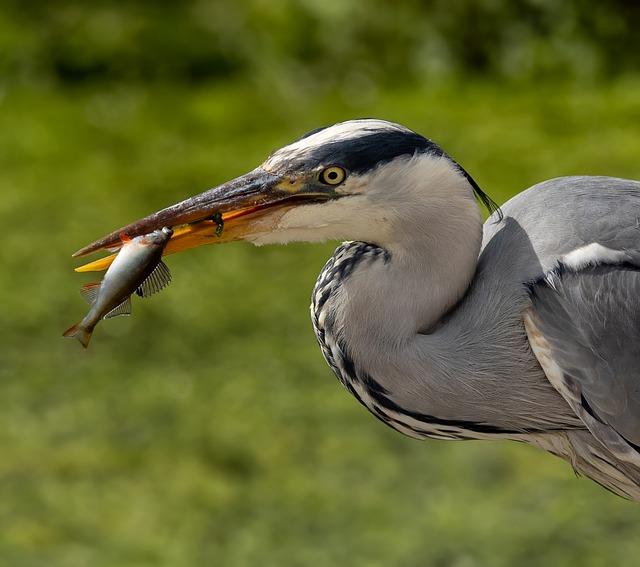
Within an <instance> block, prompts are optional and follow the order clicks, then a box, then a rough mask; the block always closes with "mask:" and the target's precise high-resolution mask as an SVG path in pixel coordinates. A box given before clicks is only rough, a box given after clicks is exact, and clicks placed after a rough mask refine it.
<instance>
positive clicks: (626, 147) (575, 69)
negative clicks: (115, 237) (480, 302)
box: [0, 0, 640, 567]
mask: <svg viewBox="0 0 640 567" xmlns="http://www.w3.org/2000/svg"><path fill="white" fill-rule="evenodd" d="M639 19H640V8H639V5H638V3H636V2H623V1H617V2H597V1H587V0H574V1H566V2H556V1H555V0H526V1H524V0H520V1H515V2H510V1H508V0H481V1H475V2H464V1H460V2H450V1H445V0H435V1H431V2H419V1H417V0H412V1H405V2H396V3H391V2H387V1H382V0H378V1H374V2H360V1H358V0H322V1H320V0H245V1H242V2H209V1H191V2H184V3H162V2H151V1H142V0H138V1H129V2H116V1H112V2H107V1H95V2H81V1H79V0H77V1H71V0H67V1H59V2H36V1H31V2H24V1H17V0H16V1H13V2H12V1H8V0H2V1H0V188H1V189H0V191H1V192H2V193H1V194H2V199H0V220H1V221H2V224H3V226H4V230H3V234H2V241H3V246H2V248H1V249H0V259H1V264H0V265H1V269H0V297H1V298H2V324H1V325H0V339H1V340H0V344H1V345H2V346H1V347H0V353H1V354H0V451H1V457H0V565H2V566H4V565H7V566H12V567H13V566H16V567H20V566H40V565H42V566H47V567H49V566H85V565H91V566H97V567H100V566H126V567H128V566H151V565H154V566H155V565H160V566H176V567H181V566H196V565H223V566H244V565H251V566H253V565H260V566H325V565H349V566H381V567H382V566H389V565H394V566H396V565H397V566H406V567H410V566H432V565H433V566H443V567H448V566H454V567H473V566H485V565H489V566H494V565H495V566H513V565H518V566H537V565H543V564H547V565H581V566H600V565H620V564H626V565H630V564H633V562H634V561H636V560H637V558H638V557H640V537H639V536H638V534H639V533H640V508H638V506H637V504H631V503H628V502H625V501H623V500H621V499H619V498H617V497H614V496H613V495H611V494H609V493H607V492H605V491H604V490H603V489H601V488H599V487H598V486H596V485H595V484H593V483H591V482H589V481H587V480H577V479H576V478H575V477H574V475H573V473H572V471H571V468H570V467H569V466H568V465H567V464H565V463H564V462H562V461H560V460H557V459H555V458H553V457H551V456H549V455H545V454H543V453H541V452H539V451H537V450H535V449H532V448H529V447H527V446H520V445H516V444H514V443H498V442H494V443H491V442H466V443H452V442H438V441H424V442H418V441H413V440H410V439H406V438H403V437H402V436H400V435H399V434H397V433H395V432H393V431H391V430H389V429H387V428H385V427H384V426H383V425H382V424H380V423H379V422H378V421H377V420H375V419H373V418H372V417H371V416H370V415H369V414H368V413H367V412H366V411H365V410H364V409H363V408H362V407H360V406H359V405H358V404H357V403H356V402H355V401H354V400H353V399H351V397H350V396H349V395H348V394H347V393H346V392H344V391H343V390H342V388H341V387H340V386H339V384H338V382H337V380H336V379H335V378H334V376H333V375H332V374H331V372H330V371H329V369H328V368H327V366H326V365H325V363H324V361H323V360H322V357H321V355H320V352H319V349H318V348H317V346H316V343H315V339H314V336H313V332H312V328H311V325H310V322H309V320H308V304H309V296H310V291H311V288H312V286H313V283H314V281H315V277H316V274H317V273H318V271H319V270H320V268H321V266H322V265H323V262H324V260H325V259H326V258H327V257H328V255H329V254H330V253H331V251H332V247H333V246H334V245H333V244H332V245H322V246H313V245H305V244H299V245H293V246H288V247H286V248H265V249H255V248H252V247H250V246H249V245H245V244H233V245H228V246H225V247H209V248H202V249H198V250H195V251H192V252H191V253H188V254H184V255H180V256H177V257H171V258H170V259H169V262H168V263H169V265H170V267H171V269H172V271H173V275H174V283H173V284H172V286H171V287H170V288H169V289H168V290H166V291H165V292H163V294H162V295H160V296H158V297H154V298H153V299H151V300H149V301H136V302H135V304H134V316H133V317H131V318H120V319H116V320H113V321H109V322H106V323H104V324H102V325H101V326H100V327H99V328H98V330H97V332H96V336H95V337H94V339H93V343H92V345H91V349H90V350H89V351H88V352H86V353H85V352H82V349H81V348H80V347H79V345H78V344H77V343H75V342H71V341H64V340H62V339H61V338H60V334H61V332H62V331H63V330H64V329H65V328H66V327H68V326H69V325H70V324H72V323H73V322H75V321H76V320H78V319H79V318H80V317H81V316H82V315H83V313H84V312H85V310H86V306H85V305H84V303H83V301H82V300H81V298H80V297H79V295H78V293H77V289H78V288H79V287H80V285H81V284H82V283H84V282H86V281H90V280H91V278H87V277H83V276H81V275H78V274H74V273H73V271H72V269H73V267H74V266H75V265H76V264H75V263H74V262H73V261H72V260H71V258H70V253H71V252H73V251H74V250H76V249H77V248H78V247H80V246H81V245H83V244H85V243H87V242H88V241H91V240H93V239H94V238H96V237H98V236H100V235H102V234H103V233H105V232H107V231H110V230H112V229H113V228H114V227H117V226H121V225H122V224H124V223H125V222H128V221H130V220H133V219H135V218H137V217H139V216H141V215H144V214H147V213H149V212H151V211H153V210H156V209H158V208H160V207H162V206H165V205H167V204H170V203H173V202H175V201H176V200H178V199H181V198H183V197H185V196H188V195H190V194H194V193H196V192H200V191H201V190H204V189H206V188H208V187H210V186H213V185H214V184H217V183H219V182H221V181H223V180H226V179H228V178H230V177H231V176H235V175H238V174H240V173H243V172H245V171H247V170H248V169H250V168H253V167H254V166H255V165H257V164H258V163H259V162H260V161H261V160H262V159H263V158H264V157H265V156H266V155H267V153H268V152H270V151H271V150H272V149H274V148H276V147H278V146H280V145H283V144H285V143H286V142H288V141H290V140H291V139H292V138H293V137H295V136H298V135H300V134H302V133H304V132H305V131H306V130H309V129H311V128H314V127H317V126H319V125H325V124H329V123H332V122H337V121H340V120H343V119H347V118H353V117H365V116H376V117H380V118H386V119H390V120H394V121H398V122H401V123H404V124H406V125H408V126H410V127H411V128H413V129H415V130H417V131H419V132H421V133H423V134H425V135H427V136H429V137H431V138H433V139H435V140H437V141H438V142H439V143H440V144H441V145H443V146H444V148H445V149H447V150H448V151H449V152H450V153H451V154H452V155H453V156H454V157H455V158H456V159H458V160H459V161H460V162H461V163H462V164H464V166H465V168H466V169H467V170H469V171H470V173H471V174H472V175H473V176H474V177H475V178H476V179H477V181H478V182H479V183H480V185H481V186H482V187H484V188H485V190H486V191H487V192H488V193H489V194H491V195H492V196H493V197H494V199H496V200H497V201H499V202H504V200H506V199H507V198H508V197H510V196H511V195H513V194H515V193H517V192H519V191H521V190H522V189H524V188H526V187H527V186H529V185H531V184H533V183H535V182H537V181H540V180H544V179H548V178H551V177H554V176H559V175H568V174H577V173H583V174H604V175H615V176H621V177H631V178H635V179H638V178H640V161H639V158H640V69H639V67H640V63H639V61H640V58H639V53H640V48H639V45H638V42H639V39H638V36H639V34H638V29H640V21H639Z"/></svg>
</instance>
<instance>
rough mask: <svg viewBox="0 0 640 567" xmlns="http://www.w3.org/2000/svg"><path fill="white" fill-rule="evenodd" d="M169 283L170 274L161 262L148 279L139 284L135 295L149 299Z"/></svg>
mask: <svg viewBox="0 0 640 567" xmlns="http://www.w3.org/2000/svg"><path fill="white" fill-rule="evenodd" d="M169 283H171V272H170V271H169V268H167V265H166V264H165V263H164V262H163V261H162V260H161V261H160V263H159V264H158V265H157V266H156V267H155V269H154V270H153V272H151V273H150V274H149V277H148V278H147V279H146V280H144V281H143V282H142V284H140V287H139V288H138V289H137V290H136V294H137V295H139V296H140V297H149V296H150V295H153V294H154V293H158V292H159V291H161V290H163V289H164V288H165V287H167V286H168V285H169Z"/></svg>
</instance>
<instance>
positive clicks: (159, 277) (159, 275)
mask: <svg viewBox="0 0 640 567" xmlns="http://www.w3.org/2000/svg"><path fill="white" fill-rule="evenodd" d="M172 236H173V230H171V229H170V228H166V227H165V228H163V229H162V230H155V231H153V232H151V233H149V234H146V235H143V236H138V237H136V238H134V239H131V238H129V236H128V235H126V234H121V235H120V237H119V239H120V241H121V246H122V248H121V249H120V252H118V254H117V256H116V257H115V260H114V261H113V262H112V263H111V265H110V267H109V269H108V270H107V273H106V274H105V276H104V279H103V280H102V282H100V283H94V284H87V285H85V286H84V287H83V288H82V289H81V291H80V293H81V294H82V296H83V297H84V298H85V299H86V300H87V301H88V302H89V303H90V305H91V307H90V308H89V312H88V313H87V315H86V316H85V317H84V319H82V321H80V322H79V323H77V324H75V325H73V326H72V327H70V328H69V329H67V330H66V331H65V332H64V334H63V336H64V337H68V338H75V339H78V341H80V343H81V344H82V346H83V347H84V348H87V347H88V346H89V341H90V340H91V335H92V333H93V330H94V329H95V327H96V325H97V324H98V323H99V322H100V321H101V320H102V319H109V318H111V317H116V316H118V315H129V314H130V313H131V295H132V294H133V293H136V294H137V295H139V296H140V297H148V296H150V295H153V294H154V293H157V292H158V291H160V290H162V289H163V288H164V287H166V286H167V285H168V284H169V282H170V281H171V273H170V272H169V268H167V266H166V265H165V264H164V263H163V262H162V260H161V258H162V252H163V251H164V248H165V246H166V245H167V243H168V242H169V239H170V238H171V237H172Z"/></svg>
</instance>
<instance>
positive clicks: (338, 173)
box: [320, 165, 347, 185]
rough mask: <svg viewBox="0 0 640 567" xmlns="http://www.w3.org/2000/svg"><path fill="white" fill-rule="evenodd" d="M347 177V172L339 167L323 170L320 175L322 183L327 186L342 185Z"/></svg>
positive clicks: (333, 166) (334, 166)
mask: <svg viewBox="0 0 640 567" xmlns="http://www.w3.org/2000/svg"><path fill="white" fill-rule="evenodd" d="M345 177H347V172H346V171H345V170H344V169H342V168H341V167H339V166H337V165H332V166H331V167H327V168H326V169H323V170H322V172H321V173H320V181H322V183H326V184H327V185H340V183H342V182H343V181H344V180H345Z"/></svg>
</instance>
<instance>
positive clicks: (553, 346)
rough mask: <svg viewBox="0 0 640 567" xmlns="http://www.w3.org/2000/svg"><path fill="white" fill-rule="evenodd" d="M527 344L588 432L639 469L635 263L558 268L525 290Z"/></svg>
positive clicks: (639, 284)
mask: <svg viewBox="0 0 640 567" xmlns="http://www.w3.org/2000/svg"><path fill="white" fill-rule="evenodd" d="M530 295H531V302H532V305H531V307H530V308H529V309H528V310H527V312H526V313H525V314H524V318H525V326H526V329H527V334H528V336H529V341H530V343H531V346H532V348H533V350H534V353H535V354H536V356H537V358H538V360H539V362H540V364H541V366H542V367H543V369H544V371H545V373H546V375H547V377H548V378H549V380H550V382H551V383H552V384H553V385H554V387H555V388H556V389H557V390H558V391H559V392H560V393H561V394H562V395H563V397H564V398H565V399H566V401H567V402H568V403H569V405H570V406H571V407H572V408H573V410H574V411H575V412H576V413H577V414H578V416H579V417H580V418H581V419H582V420H583V421H584V422H585V425H586V426H587V427H588V428H589V430H590V431H591V433H592V434H593V435H594V437H596V438H597V439H598V440H599V441H600V442H601V443H603V444H604V445H606V446H607V448H609V449H610V450H611V451H612V452H613V453H614V454H616V455H617V456H618V457H619V458H621V459H623V460H626V461H630V462H633V463H634V464H639V465H640V263H637V262H635V261H633V262H631V261H627V262H624V263H620V264H616V265H614V264H611V265H590V266H586V267H582V268H580V269H577V270H576V269H571V268H568V267H566V266H564V265H562V264H559V266H558V267H557V268H555V269H554V270H552V271H551V272H549V273H547V274H546V275H545V276H544V277H543V278H541V279H540V280H538V281H537V282H535V283H533V284H531V286H530Z"/></svg>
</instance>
